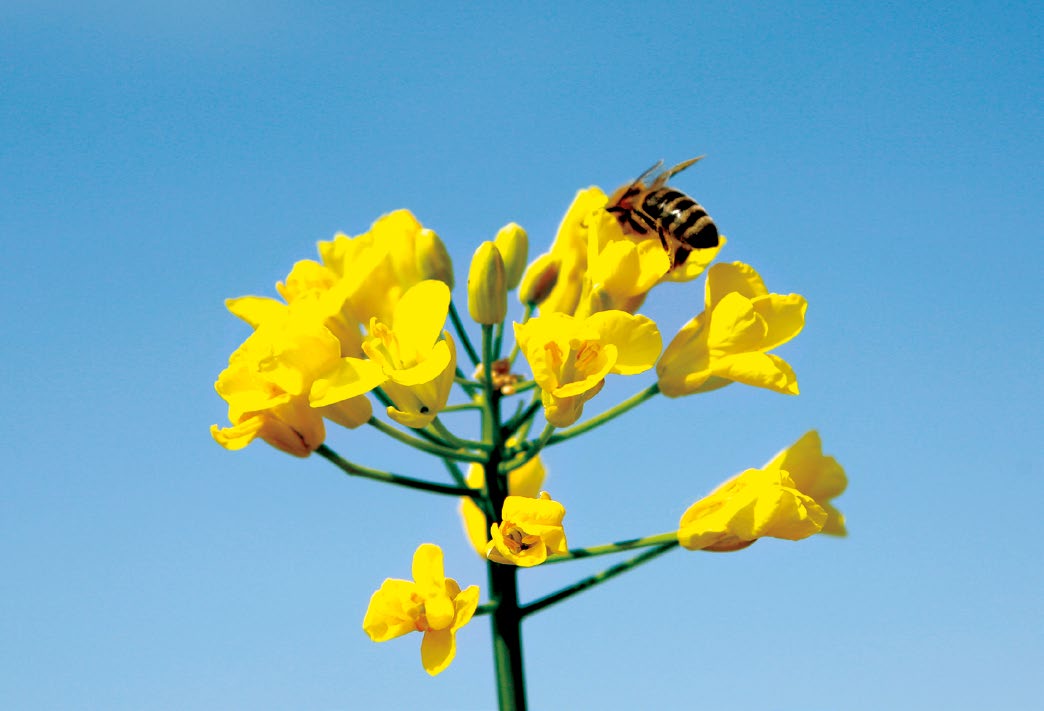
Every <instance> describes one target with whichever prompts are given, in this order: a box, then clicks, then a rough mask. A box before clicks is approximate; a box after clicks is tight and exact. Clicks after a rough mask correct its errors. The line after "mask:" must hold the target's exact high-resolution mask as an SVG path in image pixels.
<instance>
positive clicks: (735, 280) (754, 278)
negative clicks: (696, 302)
mask: <svg viewBox="0 0 1044 711" xmlns="http://www.w3.org/2000/svg"><path fill="white" fill-rule="evenodd" d="M697 251H698V250H697ZM705 291H706V304H707V308H708V309H710V308H711V307H713V306H714V305H715V304H717V303H718V302H719V301H721V299H722V298H723V297H724V296H725V295H726V294H729V293H732V292H737V293H739V294H740V295H742V296H746V297H747V298H748V299H753V298H754V297H757V296H764V295H766V294H768V289H766V288H765V282H763V281H762V280H761V275H759V274H758V273H757V272H756V271H754V267H752V266H750V265H749V264H744V263H743V262H732V263H731V264H715V265H714V266H713V267H711V268H710V269H708V270H707V285H706V289H705Z"/></svg>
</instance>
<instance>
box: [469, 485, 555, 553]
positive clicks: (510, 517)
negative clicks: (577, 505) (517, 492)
mask: <svg viewBox="0 0 1044 711" xmlns="http://www.w3.org/2000/svg"><path fill="white" fill-rule="evenodd" d="M565 513H566V512H565V507H564V506H562V504H560V503H558V502H557V501H552V500H551V496H550V494H548V493H547V492H546V491H544V492H541V494H540V496H539V497H538V498H535V499H531V498H529V497H526V496H509V497H507V498H506V499H505V500H504V509H503V515H502V520H501V522H500V523H494V524H493V525H492V526H490V531H489V532H490V539H491V540H490V542H489V543H488V544H487V545H486V558H488V559H489V560H491V561H493V562H494V563H506V564H509V565H517V566H520V567H523V568H529V567H532V566H534V565H540V564H541V563H543V562H544V561H545V560H547V556H548V555H549V554H552V555H558V554H562V553H565V552H566V551H568V550H569V546H568V545H567V544H566V537H565V530H564V529H563V528H562V519H563V518H564V517H565Z"/></svg>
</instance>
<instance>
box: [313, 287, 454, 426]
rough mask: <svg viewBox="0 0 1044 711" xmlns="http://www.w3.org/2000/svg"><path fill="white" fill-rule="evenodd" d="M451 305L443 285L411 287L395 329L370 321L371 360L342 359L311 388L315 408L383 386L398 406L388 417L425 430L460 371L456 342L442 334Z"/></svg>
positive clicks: (393, 324)
mask: <svg viewBox="0 0 1044 711" xmlns="http://www.w3.org/2000/svg"><path fill="white" fill-rule="evenodd" d="M449 303H450V293H449V287H448V286H446V285H445V284H444V283H443V282H440V281H435V280H430V279H429V280H426V281H422V282H420V283H418V284H416V285H414V286H413V287H411V288H410V289H409V290H408V291H407V292H406V293H405V294H404V295H403V297H402V298H401V299H400V300H399V302H398V303H397V304H396V305H395V310H394V312H393V313H392V317H391V323H390V325H389V324H386V323H384V322H381V321H379V320H378V319H377V318H372V319H371V320H370V329H369V330H370V336H369V337H368V338H366V339H365V340H364V341H363V346H362V348H363V351H364V352H365V353H366V355H367V356H369V359H368V360H367V359H361V358H343V359H341V361H340V362H339V363H338V365H337V367H336V368H334V369H332V370H330V371H327V372H326V373H325V374H324V376H323V377H322V378H319V379H317V380H316V381H315V383H314V384H313V385H312V389H311V402H312V405H314V406H321V405H330V404H333V403H336V402H340V401H342V400H344V399H347V398H351V397H355V396H358V395H361V394H363V393H366V392H369V391H370V390H372V389H373V388H375V387H377V386H381V387H382V389H383V390H384V391H385V392H386V393H387V395H388V397H390V398H391V399H392V401H393V402H394V403H395V406H394V407H389V408H388V416H389V417H391V418H392V419H393V420H395V421H396V422H398V423H400V424H402V425H405V426H407V427H413V428H423V427H426V426H427V425H428V424H429V423H431V421H432V420H434V419H435V416H436V415H437V414H438V413H439V411H440V410H441V409H442V408H444V407H445V406H446V401H447V400H448V399H449V393H450V388H451V387H452V385H453V376H454V374H455V371H456V366H457V351H456V347H455V345H454V343H453V339H452V338H451V337H450V335H449V333H448V332H446V331H443V330H442V328H443V326H444V325H445V323H446V315H447V314H448V313H449ZM440 335H441V336H442V338H441V339H440V338H439V336H440Z"/></svg>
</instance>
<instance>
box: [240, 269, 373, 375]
mask: <svg viewBox="0 0 1044 711" xmlns="http://www.w3.org/2000/svg"><path fill="white" fill-rule="evenodd" d="M276 291H278V292H279V294H280V296H282V297H283V298H284V299H285V300H286V303H285V304H284V303H283V302H281V301H279V300H278V299H272V298H269V297H266V296H241V297H238V298H235V299H227V300H226V301H225V306H226V307H228V310H229V311H231V312H232V313H233V314H234V315H236V316H238V317H239V318H241V319H243V320H244V321H246V322H247V323H249V324H250V325H251V326H253V327H254V328H257V327H258V326H260V325H261V324H262V323H264V322H266V321H271V320H274V319H279V318H286V317H289V316H290V311H291V309H293V310H295V311H296V313H295V315H294V316H293V317H294V318H301V317H302V316H301V312H302V311H308V312H309V316H308V317H309V318H316V317H317V318H318V319H319V321H320V322H321V323H322V324H323V325H324V326H326V327H327V328H328V329H330V331H331V332H332V333H333V334H334V335H335V336H337V339H338V340H339V341H340V342H341V355H342V356H358V355H360V354H361V353H362V350H361V345H362V337H361V336H360V334H359V323H358V321H356V319H355V316H354V315H353V312H352V310H351V307H350V305H349V304H348V292H347V290H346V289H345V283H344V282H343V281H341V280H340V279H338V277H337V275H336V274H334V272H333V271H331V270H330V269H327V268H326V267H324V266H323V265H322V264H319V263H318V262H315V261H312V260H310V259H302V260H301V261H299V262H297V263H296V264H294V266H293V269H291V270H290V273H289V274H288V275H287V277H286V281H285V282H279V283H278V284H276Z"/></svg>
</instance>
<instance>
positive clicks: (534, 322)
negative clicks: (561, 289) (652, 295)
mask: <svg viewBox="0 0 1044 711" xmlns="http://www.w3.org/2000/svg"><path fill="white" fill-rule="evenodd" d="M515 339H516V341H517V342H518V347H519V348H520V349H521V351H522V353H523V354H524V355H525V357H526V360H527V361H528V362H529V367H530V368H531V369H532V370H533V379H534V380H536V382H537V384H538V385H539V386H540V388H541V390H542V393H541V397H542V398H543V403H544V415H545V416H546V417H547V421H548V422H549V423H550V424H552V425H554V426H555V427H567V426H569V425H571V424H573V423H574V422H576V421H577V420H578V419H580V415H581V414H582V413H583V408H584V403H585V402H587V401H588V400H590V399H591V398H592V397H594V396H595V395H596V394H597V393H598V391H599V390H601V389H602V385H603V384H604V383H605V376H606V375H608V374H609V373H620V374H623V375H634V374H636V373H642V372H644V371H646V370H648V369H649V368H651V367H652V365H653V364H654V363H655V362H656V357H657V356H658V355H659V354H660V349H661V348H662V347H663V342H662V340H661V339H660V332H659V330H657V328H656V324H655V323H654V322H653V321H652V320H651V319H649V318H646V317H645V316H636V315H632V314H628V313H625V312H623V311H602V312H599V313H596V314H592V315H591V316H588V317H587V318H575V317H573V316H569V315H567V314H563V313H551V314H547V315H542V316H538V317H536V318H532V319H530V320H529V321H527V322H526V323H525V324H519V323H516V324H515Z"/></svg>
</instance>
